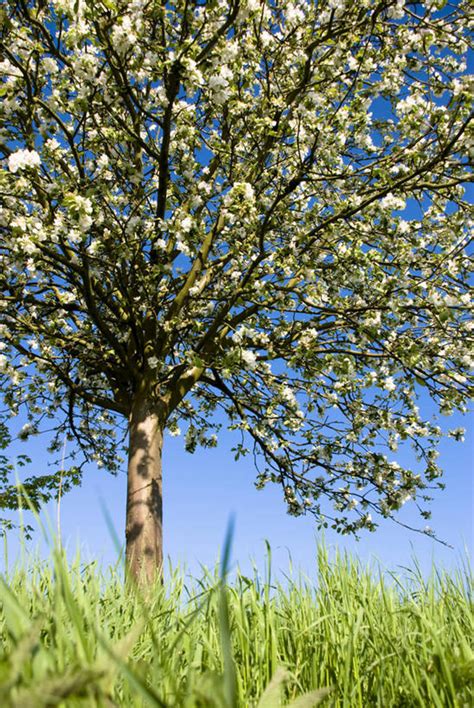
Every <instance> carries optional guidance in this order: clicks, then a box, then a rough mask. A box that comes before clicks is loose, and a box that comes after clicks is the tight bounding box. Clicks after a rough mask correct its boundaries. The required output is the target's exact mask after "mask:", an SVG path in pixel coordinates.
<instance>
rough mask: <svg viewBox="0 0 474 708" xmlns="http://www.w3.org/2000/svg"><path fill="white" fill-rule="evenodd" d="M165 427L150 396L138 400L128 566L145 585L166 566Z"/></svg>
mask: <svg viewBox="0 0 474 708" xmlns="http://www.w3.org/2000/svg"><path fill="white" fill-rule="evenodd" d="M162 447H163V424H162V421H161V419H160V416H159V412H158V411H157V410H156V407H153V406H151V404H150V400H149V399H147V397H146V396H141V397H137V399H136V401H135V403H134V405H133V407H132V412H131V414H130V440H129V458H128V488H127V519H126V529H125V534H126V564H127V572H128V573H129V574H130V576H131V577H132V578H134V579H135V580H137V581H138V582H139V583H140V584H142V585H145V584H146V585H148V584H150V583H151V582H153V580H154V579H155V578H156V577H157V575H158V574H160V573H161V568H162V565H163V503H162V464H161V452H162Z"/></svg>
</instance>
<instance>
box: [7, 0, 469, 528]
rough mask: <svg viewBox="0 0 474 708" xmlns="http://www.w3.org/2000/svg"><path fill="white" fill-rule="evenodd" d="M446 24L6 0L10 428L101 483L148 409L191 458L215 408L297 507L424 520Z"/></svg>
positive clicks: (388, 12) (443, 317)
mask: <svg viewBox="0 0 474 708" xmlns="http://www.w3.org/2000/svg"><path fill="white" fill-rule="evenodd" d="M467 5H468V4H467V3H465V2H463V1H460V2H456V3H455V4H449V3H446V2H444V1H443V0H429V1H427V2H416V3H415V2H403V1H401V0H396V1H392V0H390V1H386V0H381V1H379V0H360V1H359V2H357V3H355V2H344V0H292V1H291V2H288V1H287V0H283V1H282V2H273V1H270V0H240V1H239V0H230V2H221V1H220V0H210V1H208V2H191V1H189V0H176V1H175V2H161V1H158V0H132V1H131V2H123V1H122V0H52V1H49V2H48V1H46V0H43V1H41V2H28V1H27V0H7V1H6V3H5V4H4V8H3V10H2V16H1V24H2V29H1V33H2V45H1V63H0V70H1V74H2V84H1V89H0V91H1V96H2V103H1V108H0V111H1V113H0V115H1V121H2V130H1V133H0V156H1V158H2V170H1V175H0V190H1V194H2V197H1V199H2V201H1V211H0V258H1V272H0V283H1V293H2V294H1V312H0V331H1V336H2V344H1V347H2V352H1V354H0V372H1V374H0V375H1V381H2V392H3V399H4V403H5V405H6V409H5V410H6V411H8V412H7V413H6V415H7V416H10V415H11V414H16V413H18V412H21V411H22V412H23V414H24V415H25V416H26V417H27V419H28V422H27V424H26V426H25V427H24V429H23V431H22V435H23V436H24V437H28V435H30V434H35V433H36V432H38V431H39V430H40V429H41V428H42V427H44V426H49V428H50V429H51V428H54V430H55V438H54V440H53V443H52V445H53V447H54V446H56V447H58V446H59V445H60V444H61V440H62V438H63V436H64V435H68V436H70V437H71V438H73V439H74V440H75V442H76V449H77V452H78V466H80V464H81V461H91V460H92V461H96V462H97V463H99V464H100V465H102V466H104V467H105V468H107V469H109V470H111V471H112V472H113V471H116V470H117V469H118V467H119V466H120V465H121V464H122V463H121V460H120V456H119V454H118V451H119V449H120V447H121V445H122V444H121V437H122V433H121V432H120V431H123V432H124V433H125V432H126V430H127V427H128V425H129V421H130V417H131V415H132V411H133V407H134V401H136V400H137V396H142V397H145V398H146V400H147V406H149V408H150V410H151V409H153V410H156V411H159V415H158V414H157V416H158V418H157V419H158V425H159V426H161V428H165V427H166V428H168V430H169V431H170V432H171V433H177V432H178V430H179V425H181V426H182V427H183V428H184V430H183V432H184V435H185V445H186V447H187V449H188V450H190V451H193V450H194V449H195V448H196V446H197V445H204V446H214V445H215V444H216V443H217V440H218V434H219V428H220V425H221V423H222V416H221V413H225V415H226V418H227V419H228V421H229V427H230V428H231V429H233V430H236V431H241V432H242V442H239V443H238V444H237V445H236V450H235V451H236V454H244V453H246V452H249V451H253V453H254V457H255V463H256V465H257V468H258V472H257V485H258V486H260V487H262V486H264V485H265V484H266V483H267V482H270V481H272V482H276V483H278V484H280V485H281V487H282V492H283V496H284V500H285V502H286V504H287V506H288V510H289V512H290V513H292V514H295V515H298V514H301V513H304V512H307V511H308V512H312V513H314V514H315V516H316V518H317V519H318V521H319V523H321V524H323V525H324V524H327V523H328V522H329V523H331V525H333V526H334V528H336V529H337V530H339V531H342V532H357V531H358V530H359V529H361V528H368V529H374V528H375V525H376V521H377V516H376V515H377V514H381V515H382V516H392V515H393V514H394V512H395V511H396V510H397V509H399V508H400V507H401V506H402V505H403V504H404V503H405V502H406V501H407V500H409V499H415V500H416V501H417V503H419V504H421V506H420V509H421V511H422V514H423V515H425V516H428V511H426V509H425V507H424V505H423V504H422V501H423V497H424V496H425V495H426V494H427V491H426V490H427V487H430V486H433V485H436V484H438V483H439V477H440V475H441V470H440V469H439V467H438V465H437V462H436V458H437V450H436V447H437V443H438V441H439V438H440V435H441V428H440V427H439V425H438V424H437V422H436V421H433V420H426V419H425V418H426V416H424V415H423V411H420V410H419V407H418V406H417V399H418V396H419V391H420V387H422V388H423V389H424V390H426V391H427V392H428V393H429V394H430V395H431V397H432V399H433V400H434V402H435V403H436V404H437V405H438V407H439V409H440V410H441V412H443V413H450V412H452V411H453V410H455V409H459V410H461V411H464V410H465V407H466V401H467V399H468V396H469V394H470V393H471V392H472V378H471V376H472V375H471V374H470V367H471V366H472V361H473V360H472V341H473V338H472V329H473V323H472V320H470V318H469V272H470V259H469V257H468V254H467V251H466V247H467V244H468V238H469V227H470V225H471V221H470V219H469V217H468V209H469V204H468V202H467V199H466V196H465V189H466V185H467V183H468V182H471V181H472V171H471V168H470V165H469V160H468V157H467V155H468V148H469V146H470V145H472V131H471V130H470V126H469V122H470V120H471V111H472V99H471V96H472V80H471V79H470V77H469V75H468V74H467V72H466V52H467V45H468V39H469V23H468V18H467V11H468V7H467ZM452 434H453V436H455V437H461V435H462V433H461V431H454V432H453V433H452ZM403 441H411V443H412V445H413V447H414V448H415V451H416V455H417V456H418V458H419V460H421V462H422V463H423V466H422V468H420V469H418V468H417V469H416V470H415V469H405V468H404V467H402V466H401V465H400V464H399V463H398V462H397V461H396V455H395V451H396V450H397V446H398V445H399V444H400V443H401V442H402V443H403ZM76 474H77V469H76Z"/></svg>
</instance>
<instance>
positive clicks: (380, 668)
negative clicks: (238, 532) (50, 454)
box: [0, 544, 474, 708]
mask: <svg viewBox="0 0 474 708" xmlns="http://www.w3.org/2000/svg"><path fill="white" fill-rule="evenodd" d="M224 550H225V551H226V549H224ZM403 573H404V574H403V575H402V576H399V575H396V574H394V573H383V572H382V571H381V570H380V569H377V568H375V567H371V568H368V567H363V566H362V565H361V564H360V563H359V562H358V560H357V559H356V558H353V557H350V556H348V555H345V556H342V555H338V554H335V555H333V556H331V557H329V554H328V550H327V548H326V547H325V546H324V545H323V544H321V545H320V546H319V548H318V559H317V574H316V575H317V577H316V581H314V580H313V581H310V580H309V579H307V578H304V577H302V576H301V575H299V576H298V577H290V576H289V575H288V576H282V577H281V578H280V580H279V581H274V580H273V579H272V576H271V553H270V549H269V551H268V565H267V568H266V570H265V572H264V577H263V578H262V577H260V576H259V574H258V573H257V571H256V570H255V574H254V576H253V577H247V576H245V575H243V574H242V573H240V572H239V571H238V569H232V568H229V561H228V553H227V552H225V553H224V556H223V561H222V563H221V564H220V566H219V565H217V566H216V568H214V569H212V570H206V569H203V571H202V576H201V577H200V578H195V579H192V578H189V577H187V576H186V575H185V573H184V572H183V571H182V570H179V569H172V568H171V567H168V568H167V569H166V572H165V581H164V582H163V583H161V582H159V581H158V582H157V583H156V585H155V586H154V587H153V588H151V589H150V590H149V591H148V592H147V593H146V594H144V593H143V592H141V591H139V590H138V589H137V588H135V587H133V586H127V585H124V582H123V576H122V572H121V569H120V567H119V566H117V567H115V568H108V569H101V568H100V567H99V566H98V564H97V563H89V564H87V563H83V562H81V559H80V557H79V556H78V557H76V558H75V559H73V560H72V561H69V562H68V560H67V559H66V556H65V553H64V551H63V550H62V549H61V548H60V547H59V546H57V545H56V547H54V548H53V549H52V551H51V557H50V558H49V560H47V561H45V560H39V559H36V560H35V559H34V558H31V557H30V559H29V560H25V559H24V560H23V562H20V563H18V564H17V565H16V566H15V567H14V568H12V569H10V570H7V571H6V573H5V574H4V575H3V577H2V578H1V581H0V603H1V608H0V632H1V658H0V705H2V706H5V707H7V706H8V707H10V706H11V707H15V708H41V707H43V706H104V707H111V706H142V705H143V706H160V707H161V708H164V707H167V708H168V707H170V708H171V707H172V706H176V707H181V706H183V707H184V708H198V707H199V708H204V707H209V708H211V707H212V708H224V707H225V708H234V707H235V708H237V706H238V707H240V706H244V707H247V706H248V707H254V706H255V707H257V706H258V708H276V707H277V706H279V705H291V706H293V707H294V708H305V707H306V708H309V707H310V706H314V705H319V704H321V705H323V706H344V707H346V706H347V707H348V708H349V707H350V708H353V707H354V708H355V707H357V708H359V707H360V708H366V707H367V706H380V707H381V708H382V707H383V708H387V707H389V706H420V707H423V708H425V707H426V706H435V707H436V708H446V707H447V706H463V707H466V708H468V707H470V706H472V705H473V704H474V688H473V684H474V681H473V679H474V653H473V646H472V639H473V637H474V626H473V625H474V622H473V613H472V609H473V605H472V587H473V577H472V573H471V570H470V568H469V566H468V563H467V562H466V563H465V564H464V565H462V566H461V567H459V569H458V570H457V571H455V572H454V573H446V572H443V571H439V570H436V569H433V572H432V574H431V576H430V577H428V578H424V577H423V575H422V574H421V572H420V570H419V568H417V566H416V563H415V564H414V565H413V567H412V568H411V570H409V569H407V570H405V571H404V572H403Z"/></svg>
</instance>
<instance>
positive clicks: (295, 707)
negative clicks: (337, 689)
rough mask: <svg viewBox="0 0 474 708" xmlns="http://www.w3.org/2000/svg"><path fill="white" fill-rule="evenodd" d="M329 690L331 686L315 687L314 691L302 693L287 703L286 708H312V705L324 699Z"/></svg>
mask: <svg viewBox="0 0 474 708" xmlns="http://www.w3.org/2000/svg"><path fill="white" fill-rule="evenodd" d="M331 691H332V687H328V688H317V689H316V690H315V691H309V692H308V693H303V695H302V696H298V698H295V700H294V701H292V703H288V708H312V707H313V706H317V705H319V704H320V703H321V702H322V701H324V699H325V698H327V697H328V696H329V694H330V693H331Z"/></svg>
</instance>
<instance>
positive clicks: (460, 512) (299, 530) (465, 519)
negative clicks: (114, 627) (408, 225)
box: [1, 416, 474, 577]
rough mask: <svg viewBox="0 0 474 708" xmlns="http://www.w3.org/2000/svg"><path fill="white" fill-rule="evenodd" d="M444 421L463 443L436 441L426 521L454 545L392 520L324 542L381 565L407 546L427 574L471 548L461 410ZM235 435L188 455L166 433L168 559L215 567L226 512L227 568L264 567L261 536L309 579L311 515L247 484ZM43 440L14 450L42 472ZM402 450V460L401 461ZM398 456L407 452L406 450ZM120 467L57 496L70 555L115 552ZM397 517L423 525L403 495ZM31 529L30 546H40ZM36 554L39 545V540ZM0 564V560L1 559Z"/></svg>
mask: <svg viewBox="0 0 474 708" xmlns="http://www.w3.org/2000/svg"><path fill="white" fill-rule="evenodd" d="M441 422H442V423H443V424H444V425H446V426H447V427H449V428H451V427H456V426H458V425H464V426H465V427H468V430H467V434H466V441H465V442H464V443H456V442H454V441H453V440H451V439H449V440H445V441H444V442H443V443H442V446H441V448H440V450H441V457H440V460H441V463H442V464H443V465H444V468H445V470H446V474H445V478H444V481H445V483H446V490H445V491H439V492H435V496H436V498H435V501H434V503H433V505H432V510H433V519H432V520H431V521H430V522H429V523H430V525H431V526H432V527H433V529H434V530H435V531H436V533H437V534H438V536H439V537H440V538H442V539H443V540H444V541H446V542H448V543H450V544H451V545H452V546H453V549H450V548H447V547H445V546H442V545H440V544H438V543H436V542H434V541H433V540H431V539H430V538H428V537H426V536H423V535H420V534H416V533H413V532H409V531H407V530H405V529H404V528H402V527H400V526H398V525H396V524H394V523H393V522H384V523H383V524H382V526H381V527H380V528H379V530H378V531H377V532H375V533H369V532H364V533H363V534H362V536H361V538H360V541H359V542H357V541H355V540H353V539H351V538H348V537H343V536H339V535H337V534H335V533H334V532H330V531H328V532H326V534H325V535H326V542H327V543H328V544H329V546H330V547H331V548H332V549H335V547H336V546H337V547H338V548H339V549H342V550H344V549H348V550H350V551H351V552H355V553H357V555H358V556H359V557H360V558H361V559H362V560H363V561H368V560H369V559H372V558H374V557H375V558H377V559H379V560H380V561H381V562H382V564H383V566H384V567H386V568H389V569H393V570H396V569H397V566H405V565H410V558H411V556H413V554H415V555H416V556H417V558H418V560H419V562H420V565H421V568H422V570H423V571H424V572H425V573H427V572H428V571H429V569H430V567H431V563H432V561H433V559H434V560H435V561H436V563H437V564H442V565H443V566H445V567H447V568H453V567H455V566H456V565H457V564H458V563H459V561H460V559H461V558H462V557H464V558H465V556H466V548H467V549H468V553H470V554H471V556H472V551H473V546H474V539H473V508H474V504H473V496H474V495H473V479H472V471H473V470H472V466H473V430H472V425H471V426H467V423H468V421H467V419H466V418H464V419H463V418H461V416H453V417H452V418H447V419H441ZM233 444H235V438H234V437H233V434H230V433H224V434H222V436H221V442H220V444H219V446H218V448H217V449H211V450H202V449H198V450H197V451H196V453H195V454H194V455H190V454H189V453H187V452H185V451H184V447H183V440H182V439H181V438H180V437H178V438H174V437H171V436H169V435H167V436H166V440H165V447H164V539H165V540H164V542H165V555H168V556H169V557H170V558H171V561H172V563H173V564H176V563H185V564H186V566H187V568H188V570H189V571H190V572H191V573H193V574H199V569H200V564H201V563H202V564H205V565H208V566H209V565H213V564H214V562H215V560H216V558H217V555H218V552H219V548H220V546H221V545H222V542H223V539H224V536H225V532H226V527H227V524H228V522H229V519H230V517H231V516H234V518H235V534H234V543H233V563H234V567H235V565H236V564H237V563H238V564H239V565H240V567H241V568H242V569H243V570H244V571H245V572H250V571H251V567H252V561H251V559H252V558H254V559H255V560H256V562H257V565H258V566H259V568H261V569H263V565H264V556H265V543H264V540H265V539H268V541H269V542H270V544H271V547H272V556H273V568H274V570H275V571H276V572H278V571H281V572H286V571H287V570H288V567H289V556H291V558H292V561H293V565H294V566H295V567H299V568H301V569H302V570H303V571H304V572H305V573H306V574H307V575H309V577H314V574H315V550H316V540H317V539H318V538H320V537H321V534H320V533H319V532H318V531H317V530H316V526H315V523H314V519H313V518H312V517H311V516H307V517H300V518H294V517H290V516H288V515H287V514H286V512H285V507H284V504H283V503H282V498H281V493H280V489H279V487H278V486H276V485H272V484H270V485H269V486H267V487H266V488H265V489H264V490H262V491H257V490H256V489H255V487H254V484H253V482H254V479H255V471H254V467H253V460H252V457H251V456H249V457H246V458H243V459H240V460H239V461H238V462H235V461H234V459H233V453H231V452H230V448H231V447H232V445H233ZM44 449H45V442H44V441H43V440H42V439H41V438H36V439H30V441H28V442H26V443H18V445H17V446H16V450H17V451H18V452H24V453H27V454H29V456H30V457H31V458H32V459H33V461H34V463H35V469H37V471H38V473H41V472H44V471H46V470H45V463H46V456H45V453H44ZM402 456H403V457H404V459H402ZM402 456H400V457H399V459H400V461H401V462H403V461H404V460H406V457H405V456H404V453H402ZM125 494H126V476H125V469H124V471H123V473H121V474H120V475H119V476H118V477H112V476H110V475H109V474H107V473H105V472H104V471H102V470H98V469H94V468H90V469H89V472H88V474H87V475H85V477H84V484H83V486H82V487H81V488H79V489H75V490H73V491H72V492H71V493H70V494H68V495H67V496H65V497H64V499H63V500H62V502H61V528H62V538H63V541H64V543H65V544H67V546H68V548H69V550H70V552H71V553H72V552H73V551H74V550H75V548H76V546H77V544H79V545H80V547H81V550H82V556H83V558H84V559H92V558H99V559H101V560H102V561H103V563H105V564H109V563H112V562H114V561H115V560H116V558H117V552H116V548H115V545H114V541H113V539H112V537H111V534H110V531H109V529H108V525H107V521H106V519H105V517H104V512H103V506H105V507H106V508H107V510H108V514H109V516H110V519H111V520H112V523H113V525H114V528H115V530H116V533H117V535H118V537H119V538H120V539H121V540H122V539H123V538H124V520H125ZM402 512H403V513H402V514H400V517H399V518H400V520H403V521H405V522H407V523H410V522H411V523H413V524H416V525H417V526H422V525H423V523H424V522H423V520H422V519H420V518H419V517H418V516H417V515H416V514H414V513H413V509H411V508H410V503H408V504H406V506H405V507H404V508H403V510H402ZM49 515H50V517H51V518H52V522H53V523H54V524H56V506H55V505H54V504H53V505H50V507H49ZM40 541H41V534H39V533H37V534H35V536H34V539H33V541H32V543H31V546H32V547H34V546H35V545H37V544H39V545H40ZM41 553H42V554H46V553H47V551H46V549H45V547H44V545H43V547H42V548H41ZM17 554H18V533H17V532H11V533H9V555H10V559H11V558H12V557H15V556H16V555H17ZM1 564H2V566H3V564H4V561H3V559H2V561H1Z"/></svg>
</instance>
